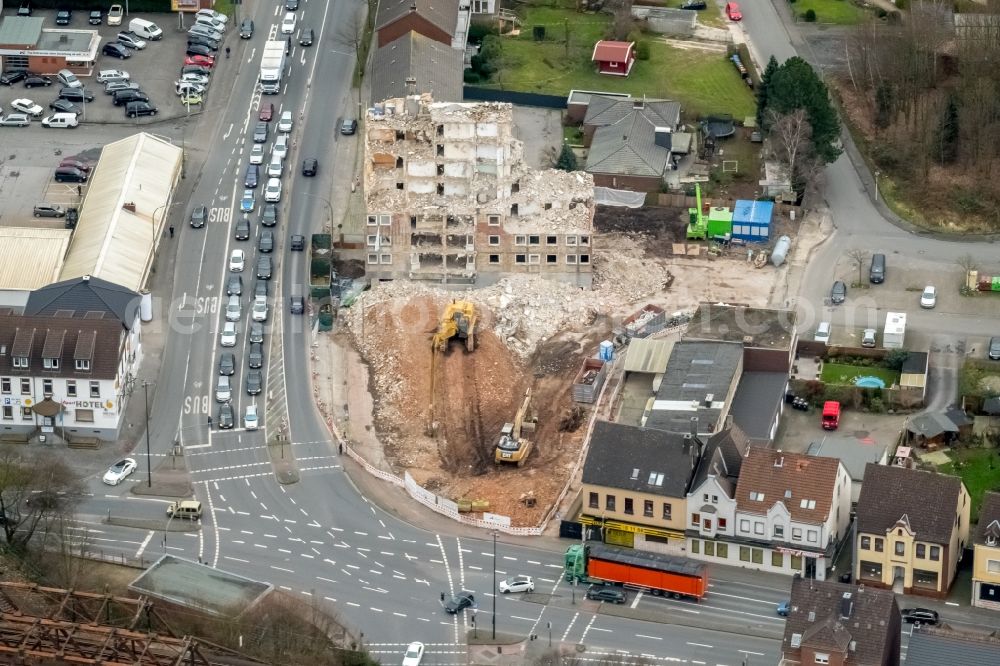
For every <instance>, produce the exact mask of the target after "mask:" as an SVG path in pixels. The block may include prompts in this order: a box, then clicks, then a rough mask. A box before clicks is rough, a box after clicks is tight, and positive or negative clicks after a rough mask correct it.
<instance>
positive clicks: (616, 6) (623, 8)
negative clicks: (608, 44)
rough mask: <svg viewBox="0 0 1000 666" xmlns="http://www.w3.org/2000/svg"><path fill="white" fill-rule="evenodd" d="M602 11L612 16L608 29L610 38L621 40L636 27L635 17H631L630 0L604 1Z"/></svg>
mask: <svg viewBox="0 0 1000 666" xmlns="http://www.w3.org/2000/svg"><path fill="white" fill-rule="evenodd" d="M604 11H606V12H609V13H610V14H611V17H612V18H611V26H610V28H609V29H608V30H609V32H608V37H609V38H610V39H614V40H617V41H621V40H623V39H625V38H626V37H628V35H629V33H630V32H632V31H633V30H635V29H636V22H635V19H634V18H632V0H608V2H605V3H604Z"/></svg>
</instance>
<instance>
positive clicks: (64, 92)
mask: <svg viewBox="0 0 1000 666" xmlns="http://www.w3.org/2000/svg"><path fill="white" fill-rule="evenodd" d="M59 99H64V100H66V101H67V102H93V101H94V93H92V92H90V91H89V90H87V89H85V88H60V89H59Z"/></svg>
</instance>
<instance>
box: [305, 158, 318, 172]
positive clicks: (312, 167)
mask: <svg viewBox="0 0 1000 666" xmlns="http://www.w3.org/2000/svg"><path fill="white" fill-rule="evenodd" d="M318 168H319V160H317V159H316V158H315V157H307V158H305V159H304V160H302V175H303V176H315V175H316V170H317V169H318Z"/></svg>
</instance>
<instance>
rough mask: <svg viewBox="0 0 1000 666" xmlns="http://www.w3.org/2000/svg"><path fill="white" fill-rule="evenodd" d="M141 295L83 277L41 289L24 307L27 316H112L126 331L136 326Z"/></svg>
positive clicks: (96, 279) (98, 280) (30, 297)
mask: <svg viewBox="0 0 1000 666" xmlns="http://www.w3.org/2000/svg"><path fill="white" fill-rule="evenodd" d="M139 298H140V297H139V294H137V293H136V292H134V291H132V290H130V289H125V288H124V287H121V286H119V285H117V284H112V283H110V282H107V281H105V280H102V279H100V278H95V277H89V276H84V277H82V278H74V279H72V280H66V281H64V282H56V283H54V284H50V285H48V286H47V287H43V288H42V289H38V290H36V291H34V292H32V294H31V295H30V296H28V302H27V303H26V304H25V305H24V314H25V315H52V314H56V313H72V315H71V316H78V317H86V316H88V315H90V316H92V314H91V313H95V312H102V313H107V314H109V315H113V316H114V317H115V319H117V320H118V321H119V322H121V324H122V326H124V327H125V328H127V329H130V330H131V328H132V325H133V324H135V320H136V315H137V314H138V311H139Z"/></svg>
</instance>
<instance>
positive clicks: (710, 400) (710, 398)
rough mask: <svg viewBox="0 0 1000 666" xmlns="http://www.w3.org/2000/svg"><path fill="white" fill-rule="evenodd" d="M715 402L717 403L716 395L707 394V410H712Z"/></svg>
mask: <svg viewBox="0 0 1000 666" xmlns="http://www.w3.org/2000/svg"><path fill="white" fill-rule="evenodd" d="M713 402H715V394H714V393H708V394H706V395H705V407H706V408H707V409H711V407H712V403H713Z"/></svg>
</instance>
